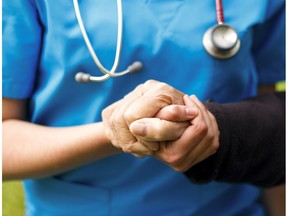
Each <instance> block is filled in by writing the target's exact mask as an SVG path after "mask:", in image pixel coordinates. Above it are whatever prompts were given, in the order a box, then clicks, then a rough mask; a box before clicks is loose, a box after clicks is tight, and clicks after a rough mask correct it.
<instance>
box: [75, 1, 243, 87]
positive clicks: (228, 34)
mask: <svg viewBox="0 0 288 216" xmlns="http://www.w3.org/2000/svg"><path fill="white" fill-rule="evenodd" d="M73 4H74V9H75V14H76V18H77V21H78V24H79V27H80V30H81V33H82V36H83V39H84V41H85V43H86V46H87V48H88V50H89V52H90V55H91V56H92V58H93V60H94V62H95V64H96V66H97V67H98V68H99V70H100V71H101V72H102V73H103V74H104V75H102V76H91V75H90V74H87V73H83V72H78V73H77V74H76V76H75V79H76V81H77V82H102V81H105V80H107V79H109V78H111V77H119V76H123V75H125V74H128V73H133V72H136V71H139V70H141V69H142V67H143V65H142V63H141V62H140V61H135V62H133V63H132V64H131V65H129V66H128V67H127V68H126V69H125V70H123V71H119V72H116V70H117V67H118V64H119V59H120V52H121V45H122V35H123V31H122V29H123V15H122V0H117V16H118V29H117V45H116V53H115V58H114V63H113V66H112V68H111V69H110V70H108V69H107V68H105V67H104V66H103V65H102V64H101V62H100V60H99V58H98V57H97V55H96V53H95V52H94V49H93V47H92V45H91V42H90V40H89V38H88V35H87V32H86V29H85V27H84V24H83V20H82V16H81V13H80V9H79V4H78V0H73ZM216 17H217V24H216V25H215V26H213V27H211V28H209V29H208V30H207V31H206V32H205V34H204V36H203V45H204V48H205V49H206V51H207V52H208V53H209V54H210V55H211V56H213V57H215V58H218V59H228V58H231V57H233V56H234V55H236V53H237V52H238V50H239V48H240V40H239V37H238V34H237V32H236V31H235V29H234V28H232V27H231V26H229V25H227V24H225V23H224V13H223V5H222V0H216Z"/></svg>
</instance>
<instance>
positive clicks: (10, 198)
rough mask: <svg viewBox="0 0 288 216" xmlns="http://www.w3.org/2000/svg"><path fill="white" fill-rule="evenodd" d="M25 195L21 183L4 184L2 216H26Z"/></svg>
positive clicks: (10, 182)
mask: <svg viewBox="0 0 288 216" xmlns="http://www.w3.org/2000/svg"><path fill="white" fill-rule="evenodd" d="M24 215H25V214H24V195H23V187H22V183H21V182H20V181H9V182H4V183H2V216H24Z"/></svg>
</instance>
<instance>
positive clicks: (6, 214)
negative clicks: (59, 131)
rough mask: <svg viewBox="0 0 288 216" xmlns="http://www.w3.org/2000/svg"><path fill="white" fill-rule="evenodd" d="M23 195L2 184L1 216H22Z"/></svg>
mask: <svg viewBox="0 0 288 216" xmlns="http://www.w3.org/2000/svg"><path fill="white" fill-rule="evenodd" d="M285 89H286V85H285V81H283V82H279V83H278V84H277V85H276V90H277V91H284V90H285ZM24 215H25V214H24V195H23V187H22V183H21V182H20V181H11V182H3V183H2V216H24Z"/></svg>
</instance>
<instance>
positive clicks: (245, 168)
mask: <svg viewBox="0 0 288 216" xmlns="http://www.w3.org/2000/svg"><path fill="white" fill-rule="evenodd" d="M206 106H207V108H208V110H209V111H210V112H211V113H212V114H213V115H214V116H215V118H216V120H217V124H218V127H219V130H220V147H219V149H218V151H217V153H216V154H214V155H212V156H210V157H209V158H207V159H206V160H204V161H202V162H200V163H198V164H196V165H195V166H193V167H192V168H190V169H189V170H188V171H187V172H185V174H186V176H187V177H188V178H189V179H190V180H191V181H193V182H195V183H206V182H210V181H221V182H230V183H251V184H254V185H257V186H260V187H269V186H274V185H278V184H281V183H284V182H285V93H284V92H282V93H271V94H265V95H260V96H257V97H254V98H250V99H248V100H245V101H242V102H238V103H229V104H218V103H214V102H207V103H206Z"/></svg>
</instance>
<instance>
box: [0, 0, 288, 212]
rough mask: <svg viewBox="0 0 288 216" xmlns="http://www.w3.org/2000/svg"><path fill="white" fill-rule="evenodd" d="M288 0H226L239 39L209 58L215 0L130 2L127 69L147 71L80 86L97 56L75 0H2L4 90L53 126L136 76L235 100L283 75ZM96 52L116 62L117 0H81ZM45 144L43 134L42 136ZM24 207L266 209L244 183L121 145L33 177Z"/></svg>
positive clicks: (92, 113) (83, 116)
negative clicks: (209, 176) (137, 65)
mask: <svg viewBox="0 0 288 216" xmlns="http://www.w3.org/2000/svg"><path fill="white" fill-rule="evenodd" d="M284 4H285V1H284V0H254V1H251V0H242V1H236V0H223V5H224V13H225V21H226V23H227V24H229V25H232V26H233V27H234V28H235V29H236V31H237V32H238V33H239V37H240V39H241V48H240V51H239V53H238V54H237V55H236V56H235V57H234V58H232V59H229V60H217V59H214V58H213V57H211V56H209V55H208V54H207V52H206V51H205V49H204V48H203V45H202V36H203V34H204V33H205V31H206V30H207V29H208V28H209V27H211V26H213V25H215V24H216V19H215V2H214V1H210V0H209V1H208V0H201V1H199V0H181V1H179V0H169V1H164V0H134V1H128V0H123V25H124V27H123V41H122V43H123V44H122V51H121V58H120V64H119V70H123V69H125V68H126V67H127V66H128V65H129V64H131V63H132V62H133V61H135V60H139V61H141V62H142V63H143V65H144V68H143V70H142V71H140V72H136V73H134V74H129V75H126V76H123V77H119V78H112V79H109V80H107V81H105V82H100V83H86V84H79V83H77V82H75V79H74V76H75V74H76V73H77V72H79V71H83V72H87V73H91V74H93V75H101V73H100V72H99V69H98V68H97V67H96V65H95V64H94V62H93V60H92V58H91V56H90V54H89V52H88V50H87V47H86V45H85V43H84V40H83V37H82V35H81V31H80V28H79V25H78V23H77V19H76V16H75V12H74V7H73V2H72V0H69V1H68V0H57V1H48V0H3V96H4V97H7V98H15V99H29V102H30V103H29V112H30V113H29V114H30V115H29V118H30V121H31V122H33V123H36V124H40V125H47V126H51V127H63V126H72V125H82V124H87V123H92V122H98V121H101V111H102V110H103V108H105V107H106V106H108V105H110V104H111V103H113V102H114V101H116V100H118V99H120V98H122V97H123V96H124V95H125V94H127V93H128V92H130V91H131V90H133V89H134V88H135V87H136V86H137V85H138V84H140V83H143V82H145V81H146V80H148V79H155V80H158V81H162V82H165V83H168V84H169V85H172V86H173V87H175V88H176V89H179V90H180V91H182V92H184V93H186V94H196V95H197V96H198V97H199V98H200V99H201V100H202V101H204V100H206V99H208V98H211V99H213V100H215V101H217V102H228V101H238V100H240V99H243V98H246V97H248V96H252V95H255V94H257V85H258V84H269V83H274V82H275V81H278V80H283V79H284V68H285V67H284V64H285V54H284V52H285V46H284V38H285V36H284V30H285V28H284V9H285V6H284ZM79 5H80V10H81V15H82V18H83V22H84V25H85V28H86V30H87V33H88V36H89V38H90V40H91V43H92V46H93V48H94V50H95V52H96V53H97V55H98V57H99V59H100V61H101V62H102V64H103V65H104V66H106V67H107V68H111V67H112V65H113V61H114V56H115V49H116V37H117V6H116V1H115V0H97V1H95V0H85V1H84V0H79ZM39 145H41V143H39ZM25 192H26V199H27V204H26V212H27V215H37V216H39V215H49V216H51V215H69V216H73V215H77V216H79V215H87V216H89V215H165V216H167V215H171V216H175V215H180V216H185V215H197V216H202V215H203V216H206V215H207V216H210V215H219V216H231V215H245V216H248V215H264V210H263V208H262V206H261V205H260V204H258V198H259V193H260V192H259V189H258V188H255V187H253V186H251V185H248V184H237V185H233V184H227V183H215V182H212V183H210V184H205V185H195V184H193V183H191V182H190V181H189V180H188V178H186V177H185V175H183V174H182V173H179V172H175V171H173V170H172V169H170V168H169V167H167V166H165V165H163V164H162V163H160V162H159V161H157V160H155V159H153V158H149V157H148V158H145V159H138V158H134V157H133V156H130V155H128V154H120V155H117V156H113V157H109V158H106V159H103V160H99V161H97V162H95V163H92V164H89V165H87V166H84V167H81V168H79V169H75V170H72V171H70V172H66V173H62V174H59V175H57V176H53V177H49V178H45V179H38V180H35V179H31V180H26V181H25Z"/></svg>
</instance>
